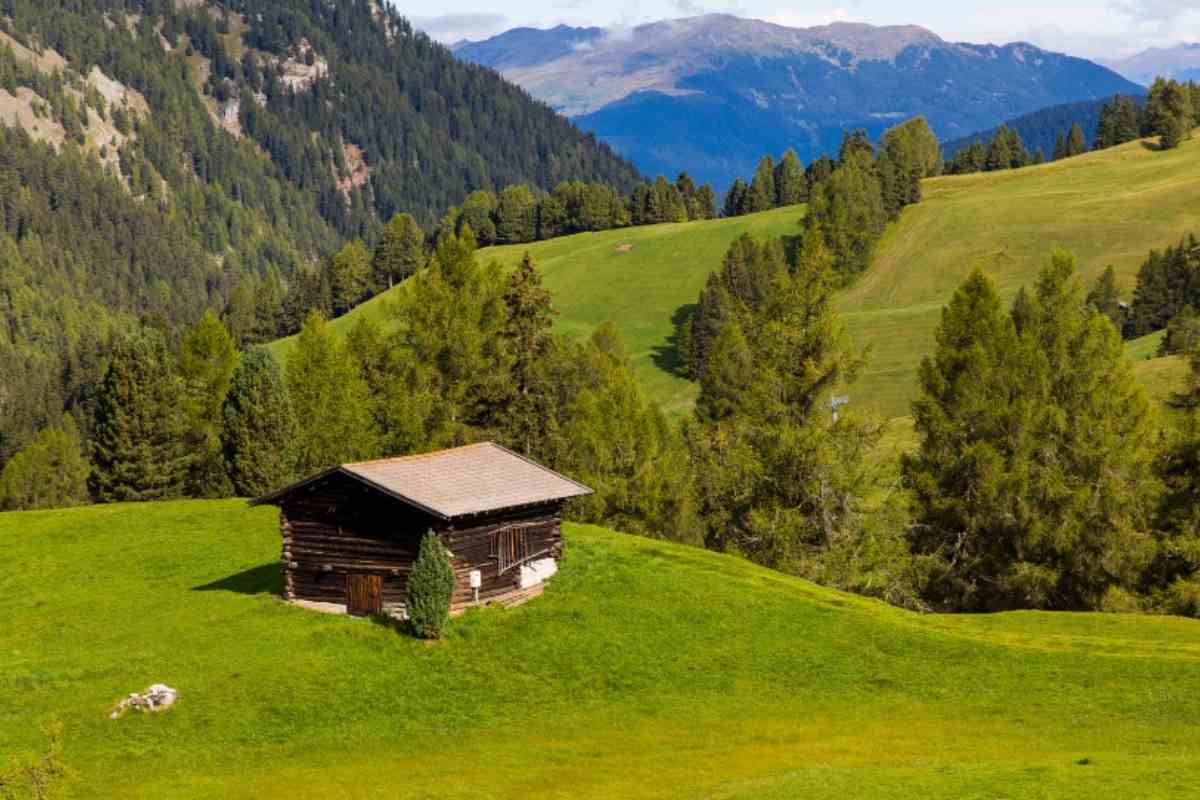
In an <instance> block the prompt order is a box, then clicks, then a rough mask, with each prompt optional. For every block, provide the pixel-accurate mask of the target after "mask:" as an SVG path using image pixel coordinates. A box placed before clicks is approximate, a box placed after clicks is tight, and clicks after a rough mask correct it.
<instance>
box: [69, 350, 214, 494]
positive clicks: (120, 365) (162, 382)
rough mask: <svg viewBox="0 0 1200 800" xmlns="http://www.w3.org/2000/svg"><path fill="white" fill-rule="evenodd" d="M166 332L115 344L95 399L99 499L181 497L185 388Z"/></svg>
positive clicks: (95, 480)
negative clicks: (169, 348)
mask: <svg viewBox="0 0 1200 800" xmlns="http://www.w3.org/2000/svg"><path fill="white" fill-rule="evenodd" d="M174 367H175V363H174V359H173V358H171V354H170V351H169V350H168V349H167V344H166V341H165V340H164V338H163V336H162V334H160V333H159V332H157V331H155V330H152V329H143V330H141V331H139V332H137V333H135V334H133V335H131V336H130V337H129V338H127V339H125V340H124V341H122V342H120V343H119V344H118V345H117V348H116V350H115V352H114V353H113V356H112V361H111V362H110V363H109V366H108V370H107V372H106V373H105V375H104V380H103V381H102V382H101V384H100V388H99V391H98V393H97V398H96V418H95V423H94V433H93V435H92V464H93V471H92V478H91V490H92V494H93V495H94V496H95V497H96V499H97V500H99V501H100V502H106V503H108V502H118V501H127V500H160V499H163V498H167V497H172V496H175V495H178V494H179V492H180V489H181V487H182V483H183V478H184V475H185V473H186V470H187V466H188V463H189V461H190V458H189V454H188V453H187V452H186V450H185V447H184V442H185V439H184V432H185V428H186V422H187V420H186V416H185V408H184V406H183V404H182V403H180V398H181V397H182V396H183V386H182V382H181V381H180V379H179V377H178V375H176V374H175V371H174Z"/></svg>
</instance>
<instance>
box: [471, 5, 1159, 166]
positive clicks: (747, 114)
mask: <svg viewBox="0 0 1200 800" xmlns="http://www.w3.org/2000/svg"><path fill="white" fill-rule="evenodd" d="M453 50H454V52H455V54H456V55H458V56H459V57H461V58H464V59H467V60H469V61H474V62H476V63H479V64H483V65H485V66H489V67H493V68H495V69H497V70H499V71H500V72H501V73H502V74H503V75H504V76H505V77H507V78H509V79H510V80H512V81H514V82H516V83H518V84H519V85H521V86H523V87H524V88H525V89H527V90H528V91H529V92H530V93H531V94H533V95H534V97H536V98H538V99H540V100H543V101H545V102H546V103H548V104H550V105H551V106H552V107H553V108H555V109H556V110H558V111H560V112H562V113H564V114H566V115H568V116H570V117H572V118H573V119H574V120H575V121H576V122H577V123H578V124H579V125H580V126H581V127H583V128H584V129H586V130H589V131H592V132H594V133H596V135H597V136H599V137H600V138H601V139H602V140H604V141H606V142H608V143H610V144H611V145H613V147H614V148H615V149H616V150H617V151H618V152H620V153H622V154H623V155H625V156H627V157H629V158H630V159H632V160H633V161H634V163H635V164H637V166H638V167H639V168H640V169H642V171H644V172H648V173H652V174H653V173H663V174H668V175H673V174H674V173H677V172H679V171H680V170H683V169H687V170H689V171H690V172H691V174H692V175H693V177H695V178H697V179H699V180H705V181H712V182H713V183H714V184H715V185H717V186H718V188H724V187H726V186H728V184H729V183H730V182H731V181H732V179H733V178H734V177H735V176H739V175H746V174H748V173H749V172H751V171H752V170H753V168H754V165H755V162H756V161H757V160H758V158H759V157H761V156H762V155H763V154H764V153H768V152H770V153H776V154H778V153H780V152H782V151H783V150H784V149H786V148H788V147H792V148H795V150H796V151H797V153H798V154H799V155H800V157H801V158H802V159H804V160H806V161H808V160H811V159H813V158H815V157H817V156H818V155H821V154H823V153H830V152H834V151H836V149H837V147H838V144H839V143H840V141H841V138H842V135H843V133H844V132H845V131H847V130H851V129H855V128H863V129H865V130H866V131H867V132H868V133H869V134H871V135H872V136H877V135H879V134H880V133H882V132H883V131H884V130H885V129H887V128H888V127H890V126H892V125H894V124H896V123H897V122H899V121H901V120H903V119H906V118H908V117H912V116H916V115H923V116H925V117H926V119H927V120H928V121H929V123H930V125H931V126H932V127H933V129H934V131H935V132H936V133H937V134H938V135H939V136H940V137H941V138H943V139H955V138H959V137H963V136H966V135H968V134H971V133H974V132H976V131H979V130H982V129H986V128H989V127H992V126H995V125H997V124H999V123H1000V122H1002V121H1004V120H1007V119H1011V118H1013V117H1017V116H1020V115H1022V114H1026V113H1029V112H1032V111H1035V110H1037V109H1040V108H1044V107H1047V106H1052V105H1058V104H1062V103H1067V102H1073V101H1079V100H1091V99H1098V98H1102V97H1106V96H1110V95H1112V94H1114V93H1118V92H1122V93H1137V92H1138V91H1139V87H1138V86H1136V85H1135V84H1133V83H1132V82H1131V81H1129V80H1127V79H1126V78H1123V77H1121V76H1120V75H1118V74H1117V73H1116V72H1114V71H1112V70H1110V69H1108V68H1107V67H1103V66H1100V65H1098V64H1095V63H1093V62H1090V61H1086V60H1084V59H1080V58H1074V57H1071V56H1068V55H1063V54H1059V53H1051V52H1048V51H1045V50H1042V49H1040V48H1037V47H1034V46H1033V45H1030V44H1025V43H1015V44H1008V45H1003V46H996V45H978V44H963V43H954V42H948V41H945V40H943V39H942V38H941V37H939V36H937V35H936V34H935V33H933V32H931V31H929V30H926V29H924V28H921V27H918V26H911V25H909V26H889V27H876V26H871V25H865V24H857V23H835V24H832V25H826V26H822V27H816V28H803V29H801V28H788V27H784V26H781V25H775V24H772V23H768V22H762V21H759V20H752V19H743V18H739V17H735V16H731V15H726V14H712V15H706V16H700V17H692V18H688V19H679V20H669V21H663V22H656V23H651V24H647V25H641V26H638V27H635V28H632V29H630V30H624V31H610V30H602V29H597V28H571V27H567V26H558V27H556V28H551V29H548V30H537V29H532V28H518V29H514V30H510V31H507V32H505V33H502V34H499V35H498V36H495V37H492V38H491V39H488V40H486V41H482V42H460V43H459V44H457V45H455V46H454V47H453Z"/></svg>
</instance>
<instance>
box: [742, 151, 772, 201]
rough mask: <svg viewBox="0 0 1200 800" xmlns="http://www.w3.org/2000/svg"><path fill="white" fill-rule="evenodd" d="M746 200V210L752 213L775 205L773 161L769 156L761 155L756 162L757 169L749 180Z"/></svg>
mask: <svg viewBox="0 0 1200 800" xmlns="http://www.w3.org/2000/svg"><path fill="white" fill-rule="evenodd" d="M747 202H748V211H749V212H750V213H752V214H753V213H757V212H760V211H769V210H770V209H772V208H774V207H775V161H774V159H772V158H771V157H770V156H763V157H762V159H761V160H760V161H759V162H758V169H757V170H755V172H754V179H753V180H752V181H751V182H750V192H749V194H748V196H747Z"/></svg>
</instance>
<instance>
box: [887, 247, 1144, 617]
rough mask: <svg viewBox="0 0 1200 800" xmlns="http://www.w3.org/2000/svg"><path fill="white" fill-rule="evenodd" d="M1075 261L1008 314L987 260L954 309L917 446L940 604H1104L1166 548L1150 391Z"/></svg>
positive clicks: (928, 375)
mask: <svg viewBox="0 0 1200 800" xmlns="http://www.w3.org/2000/svg"><path fill="white" fill-rule="evenodd" d="M1074 271H1075V265H1074V260H1073V258H1071V257H1070V256H1069V255H1068V254H1065V253H1062V252H1056V253H1055V254H1054V256H1053V258H1052V262H1051V265H1050V266H1049V267H1047V268H1046V269H1045V270H1044V271H1043V272H1042V274H1041V277H1040V278H1039V281H1038V284H1037V287H1036V290H1035V291H1034V292H1032V293H1029V292H1023V293H1022V294H1020V295H1019V296H1018V300H1017V301H1016V302H1015V303H1014V305H1013V310H1012V312H1011V313H1010V314H1009V315H1008V316H1007V317H1005V316H1004V315H1002V314H1001V312H1000V308H999V301H998V299H997V297H996V293H995V290H994V288H992V286H991V284H990V282H988V281H987V280H986V278H984V277H983V276H982V275H981V274H978V273H977V274H975V275H973V276H972V277H971V278H970V279H969V280H968V282H967V283H966V284H964V286H963V287H962V288H960V290H959V291H958V293H956V295H955V297H954V299H953V300H952V301H951V304H950V306H948V307H947V309H946V310H945V311H944V312H943V318H942V323H941V325H940V327H939V329H938V334H937V344H938V346H937V352H936V354H935V356H934V357H932V358H930V359H927V360H926V361H925V362H924V363H923V365H922V368H921V397H920V399H919V400H918V401H917V402H916V403H915V404H914V407H913V411H914V420H915V424H916V428H917V431H918V433H919V434H920V437H921V448H920V451H919V453H918V454H917V455H915V456H913V457H910V458H908V459H906V460H905V474H906V476H907V479H908V481H909V484H910V486H911V487H912V489H913V492H914V497H915V498H916V502H915V509H914V510H915V512H916V518H917V519H916V522H917V524H916V526H915V527H914V529H913V534H912V544H913V549H914V552H915V553H916V554H917V555H919V556H921V557H923V558H928V559H931V560H932V562H935V563H940V564H941V565H942V566H941V569H940V570H939V571H938V574H937V575H936V578H935V580H934V581H933V582H932V583H931V585H930V589H929V593H928V596H929V598H930V599H931V600H932V601H934V602H935V603H937V604H939V605H943V606H946V607H951V608H958V609H999V608H1064V609H1095V608H1102V607H1106V606H1107V605H1108V604H1109V603H1110V602H1112V599H1113V598H1121V597H1124V596H1127V595H1128V593H1129V592H1132V591H1134V590H1135V589H1136V588H1137V586H1138V583H1139V581H1140V579H1141V576H1142V574H1143V571H1144V569H1145V568H1146V566H1147V565H1148V563H1149V562H1150V560H1151V559H1152V558H1153V556H1154V552H1155V545H1154V542H1153V539H1152V537H1151V536H1150V535H1149V530H1150V523H1151V519H1150V512H1151V505H1152V500H1153V497H1154V492H1155V487H1154V482H1153V480H1152V479H1150V478H1149V475H1150V466H1151V461H1152V458H1153V451H1152V448H1151V444H1152V438H1153V424H1152V419H1151V415H1150V410H1149V405H1148V403H1147V401H1146V399H1145V397H1144V396H1143V394H1142V391H1141V389H1140V388H1139V387H1138V386H1137V384H1136V382H1135V381H1134V378H1133V374H1132V372H1131V369H1130V367H1129V365H1128V364H1127V363H1126V361H1125V359H1124V354H1123V350H1122V347H1121V341H1120V338H1119V337H1118V335H1117V333H1116V331H1115V330H1114V329H1113V327H1112V325H1110V324H1109V323H1108V321H1107V320H1105V319H1104V318H1103V317H1101V316H1100V315H1099V314H1097V313H1096V312H1094V311H1093V310H1091V309H1089V308H1087V306H1086V305H1085V303H1084V302H1083V292H1082V288H1081V286H1080V285H1079V282H1078V280H1077V279H1076V278H1075V276H1074Z"/></svg>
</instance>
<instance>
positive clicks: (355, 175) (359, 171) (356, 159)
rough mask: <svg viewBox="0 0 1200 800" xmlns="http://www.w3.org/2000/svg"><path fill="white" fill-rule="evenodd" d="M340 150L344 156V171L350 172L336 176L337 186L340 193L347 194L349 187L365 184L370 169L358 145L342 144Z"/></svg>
mask: <svg viewBox="0 0 1200 800" xmlns="http://www.w3.org/2000/svg"><path fill="white" fill-rule="evenodd" d="M342 152H343V153H344V154H345V157H346V171H347V172H349V173H350V174H349V176H348V177H338V184H337V187H338V189H339V190H341V192H342V194H345V195H349V194H350V190H351V189H355V188H358V187H360V186H365V185H366V184H367V181H368V180H370V179H371V169H370V167H368V166H367V161H366V159H365V158H363V151H362V148H361V147H359V146H358V145H356V144H347V145H343V146H342Z"/></svg>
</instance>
